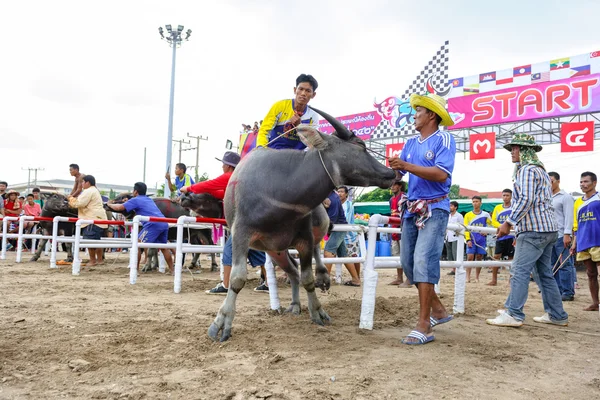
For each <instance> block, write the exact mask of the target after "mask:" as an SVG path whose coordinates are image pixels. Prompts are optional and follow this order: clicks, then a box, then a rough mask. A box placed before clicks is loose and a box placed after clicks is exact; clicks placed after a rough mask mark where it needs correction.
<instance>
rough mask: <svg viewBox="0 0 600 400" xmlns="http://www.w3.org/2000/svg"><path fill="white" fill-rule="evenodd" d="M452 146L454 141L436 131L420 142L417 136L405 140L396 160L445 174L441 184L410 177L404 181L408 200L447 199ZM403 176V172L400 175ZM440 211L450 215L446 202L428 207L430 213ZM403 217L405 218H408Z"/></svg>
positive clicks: (452, 155) (448, 201)
mask: <svg viewBox="0 0 600 400" xmlns="http://www.w3.org/2000/svg"><path fill="white" fill-rule="evenodd" d="M455 154H456V142H455V141H454V137H453V136H452V135H451V134H450V133H448V132H445V131H437V132H435V133H434V134H433V135H431V136H429V137H427V138H426V139H425V140H421V139H420V137H419V136H417V137H413V138H410V139H408V141H407V142H406V144H405V145H404V149H402V153H401V154H400V159H401V160H402V161H406V162H408V163H411V164H415V165H419V166H422V167H434V166H435V167H438V168H439V169H441V170H442V171H444V172H446V173H447V174H448V178H446V180H445V181H444V182H433V181H429V180H427V179H423V178H420V177H418V176H416V175H413V174H411V175H410V178H409V180H408V199H409V200H411V201H415V200H431V199H436V198H439V197H443V196H447V195H448V194H449V193H450V185H451V184H452V171H454V156H455ZM400 172H401V173H402V174H405V173H406V172H405V171H400ZM437 208H440V209H442V210H446V211H448V212H450V199H449V198H448V197H446V198H445V199H444V200H442V201H439V202H437V203H433V204H430V205H429V209H430V210H435V209H437ZM410 216H411V214H410V213H408V212H407V213H406V215H405V217H410Z"/></svg>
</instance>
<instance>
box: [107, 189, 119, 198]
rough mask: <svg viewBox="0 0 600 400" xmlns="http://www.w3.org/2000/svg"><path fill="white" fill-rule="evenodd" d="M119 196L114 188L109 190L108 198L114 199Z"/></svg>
mask: <svg viewBox="0 0 600 400" xmlns="http://www.w3.org/2000/svg"><path fill="white" fill-rule="evenodd" d="M116 197H117V192H115V191H114V190H112V189H110V192H108V198H109V199H110V200H114V199H115V198H116Z"/></svg>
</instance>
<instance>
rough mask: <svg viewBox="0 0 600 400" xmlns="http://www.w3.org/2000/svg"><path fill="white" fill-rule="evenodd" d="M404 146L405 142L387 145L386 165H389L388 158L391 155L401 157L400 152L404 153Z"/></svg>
mask: <svg viewBox="0 0 600 400" xmlns="http://www.w3.org/2000/svg"><path fill="white" fill-rule="evenodd" d="M403 148H404V143H393V144H386V145H385V157H386V158H385V166H386V167H389V166H390V165H389V164H388V158H391V157H400V153H402V149H403Z"/></svg>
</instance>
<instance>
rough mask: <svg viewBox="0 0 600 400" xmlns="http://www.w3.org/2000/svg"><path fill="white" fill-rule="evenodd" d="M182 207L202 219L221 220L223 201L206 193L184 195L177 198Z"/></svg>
mask: <svg viewBox="0 0 600 400" xmlns="http://www.w3.org/2000/svg"><path fill="white" fill-rule="evenodd" d="M179 200H180V202H179V204H181V206H182V207H184V208H187V209H188V210H191V211H194V212H195V213H196V214H198V216H200V217H204V218H223V201H222V200H219V199H217V198H216V197H214V196H212V195H210V194H208V193H200V194H194V193H184V194H183V195H182V196H181V197H180V198H179Z"/></svg>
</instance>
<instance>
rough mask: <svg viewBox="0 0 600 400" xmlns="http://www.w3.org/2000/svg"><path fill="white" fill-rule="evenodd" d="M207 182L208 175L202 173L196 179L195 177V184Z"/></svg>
mask: <svg viewBox="0 0 600 400" xmlns="http://www.w3.org/2000/svg"><path fill="white" fill-rule="evenodd" d="M207 180H208V173H206V172H205V173H203V174H202V176H200V177H198V175H196V182H204V181H207Z"/></svg>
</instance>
